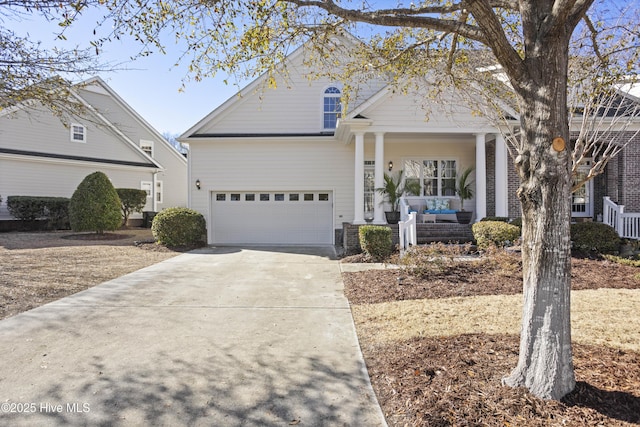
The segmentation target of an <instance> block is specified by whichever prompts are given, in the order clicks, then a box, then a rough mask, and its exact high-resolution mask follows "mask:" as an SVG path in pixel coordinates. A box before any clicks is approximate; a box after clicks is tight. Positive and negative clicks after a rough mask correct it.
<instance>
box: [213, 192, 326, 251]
mask: <svg viewBox="0 0 640 427" xmlns="http://www.w3.org/2000/svg"><path fill="white" fill-rule="evenodd" d="M211 197H212V200H211V206H212V213H211V224H212V226H213V227H212V231H213V242H214V243H216V244H286V245H325V244H332V243H333V194H332V192H330V191H292V192H278V191H271V192H265V191H253V192H252V191H244V192H225V193H222V192H214V193H212V195H211Z"/></svg>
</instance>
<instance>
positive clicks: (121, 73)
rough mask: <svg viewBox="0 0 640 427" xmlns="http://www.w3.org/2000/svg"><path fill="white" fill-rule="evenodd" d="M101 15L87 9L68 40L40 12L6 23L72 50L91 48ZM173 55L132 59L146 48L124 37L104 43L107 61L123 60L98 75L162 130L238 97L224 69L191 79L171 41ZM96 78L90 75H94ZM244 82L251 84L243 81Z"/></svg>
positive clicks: (185, 124)
mask: <svg viewBox="0 0 640 427" xmlns="http://www.w3.org/2000/svg"><path fill="white" fill-rule="evenodd" d="M98 18H99V14H97V13H87V14H85V15H84V16H82V17H81V18H80V19H79V20H78V21H76V22H75V23H74V24H73V25H72V26H71V27H70V28H68V29H67V31H66V32H65V36H66V38H67V40H66V41H61V40H57V39H56V38H57V34H58V33H59V32H60V27H59V26H58V25H57V23H50V22H46V21H45V20H44V19H42V18H41V17H40V16H37V15H36V16H32V17H23V18H21V19H20V20H19V21H17V20H8V19H4V22H2V23H0V25H3V26H4V27H6V28H9V29H12V30H13V31H15V32H16V33H18V34H20V35H26V34H28V37H29V39H30V40H31V41H39V42H42V44H43V46H53V45H56V46H59V47H61V48H62V47H64V48H67V49H71V48H74V47H76V46H77V45H79V46H81V47H89V41H90V40H93V39H94V38H95V36H94V35H93V30H94V28H95V26H96V25H95V24H96V22H97V20H98ZM167 47H168V49H167V54H166V55H163V54H161V53H157V54H153V55H150V56H147V57H143V58H139V59H137V60H135V61H132V62H130V57H131V56H133V55H135V54H136V53H137V52H138V50H139V49H140V45H139V43H137V42H135V41H134V40H132V39H126V38H124V39H122V40H121V41H120V42H118V41H116V42H112V43H110V44H107V45H105V46H104V50H103V51H101V53H100V56H99V59H100V61H102V62H108V63H120V64H121V65H120V66H118V67H117V68H118V69H117V70H115V71H110V72H103V73H100V74H98V75H99V76H100V77H101V78H102V79H103V80H104V81H105V82H107V84H108V85H109V86H111V88H113V89H114V90H115V91H116V92H117V93H118V95H120V97H121V98H122V99H124V100H125V102H127V103H128V104H129V105H130V106H131V107H132V108H133V109H134V110H135V111H137V112H138V114H140V115H141V116H142V117H143V118H144V119H145V120H146V121H147V122H149V123H150V124H151V125H152V126H153V127H154V128H155V129H156V130H158V131H159V132H160V133H165V132H166V133H170V134H172V135H175V134H182V133H183V132H185V131H186V130H188V129H189V128H190V127H191V126H193V125H195V124H196V123H197V122H198V121H200V120H201V119H202V118H203V117H205V116H206V115H207V114H209V113H210V112H211V111H213V110H214V109H215V108H216V107H218V106H219V105H220V104H222V103H223V102H224V101H226V100H227V99H228V98H230V97H232V96H234V95H235V94H236V93H237V92H238V90H239V89H240V88H241V87H238V86H236V85H235V84H225V83H224V82H223V80H224V79H225V78H228V76H227V75H226V74H224V73H220V74H219V75H217V76H216V77H215V78H208V79H205V80H203V81H201V82H189V83H186V87H185V88H184V90H183V91H182V92H180V89H181V87H182V83H183V79H184V77H185V75H186V69H187V65H188V64H181V66H180V67H177V68H176V67H175V66H174V65H175V62H176V61H177V59H178V57H179V55H180V53H181V50H180V49H179V48H178V47H177V46H175V45H173V46H172V45H170V44H169V43H167ZM89 77H91V76H86V78H89ZM239 83H240V85H241V86H244V85H245V84H247V83H248V82H239Z"/></svg>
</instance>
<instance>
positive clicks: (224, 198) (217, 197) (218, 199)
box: [216, 193, 227, 202]
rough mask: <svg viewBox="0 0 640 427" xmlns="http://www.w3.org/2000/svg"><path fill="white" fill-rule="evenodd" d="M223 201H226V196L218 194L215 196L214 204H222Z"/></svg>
mask: <svg viewBox="0 0 640 427" xmlns="http://www.w3.org/2000/svg"><path fill="white" fill-rule="evenodd" d="M225 200H227V195H226V194H224V193H218V194H216V202H224V201H225Z"/></svg>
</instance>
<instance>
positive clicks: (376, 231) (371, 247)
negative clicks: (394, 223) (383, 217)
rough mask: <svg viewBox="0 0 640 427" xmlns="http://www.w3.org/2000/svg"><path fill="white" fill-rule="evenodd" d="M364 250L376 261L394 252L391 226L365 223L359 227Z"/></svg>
mask: <svg viewBox="0 0 640 427" xmlns="http://www.w3.org/2000/svg"><path fill="white" fill-rule="evenodd" d="M358 237H359V240H360V247H361V248H362V251H363V252H364V253H365V254H367V255H369V256H370V257H371V258H373V259H374V260H376V261H382V260H384V259H386V258H387V257H389V255H391V254H392V253H393V239H392V237H391V228H389V227H384V226H381V225H363V226H362V227H360V228H359V229H358Z"/></svg>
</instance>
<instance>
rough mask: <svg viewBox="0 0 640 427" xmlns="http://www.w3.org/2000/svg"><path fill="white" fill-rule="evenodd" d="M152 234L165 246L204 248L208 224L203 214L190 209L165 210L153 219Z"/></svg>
mask: <svg viewBox="0 0 640 427" xmlns="http://www.w3.org/2000/svg"><path fill="white" fill-rule="evenodd" d="M151 232H152V233H153V237H154V238H155V239H156V241H157V242H158V243H160V244H162V245H165V246H204V245H206V243H207V223H206V221H205V219H204V217H203V216H202V214H201V213H199V212H196V211H194V210H193V209H188V208H167V209H163V210H161V211H160V212H158V214H157V215H156V216H155V217H154V218H153V223H152V224H151Z"/></svg>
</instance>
